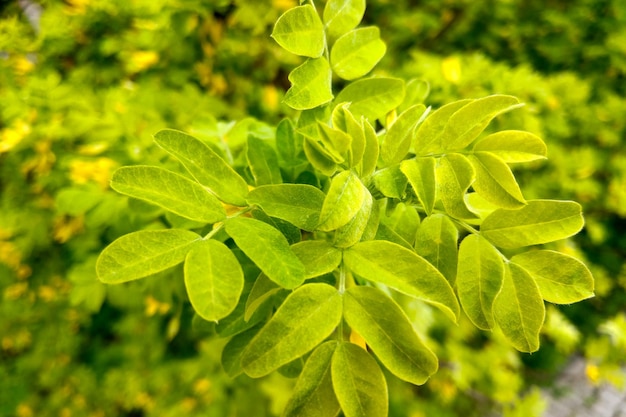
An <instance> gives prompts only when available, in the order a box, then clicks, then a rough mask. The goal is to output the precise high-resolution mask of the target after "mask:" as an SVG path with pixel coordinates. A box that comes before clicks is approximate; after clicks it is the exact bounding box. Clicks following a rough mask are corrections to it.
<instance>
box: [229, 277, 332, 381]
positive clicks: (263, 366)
mask: <svg viewBox="0 0 626 417" xmlns="http://www.w3.org/2000/svg"><path fill="white" fill-rule="evenodd" d="M341 314H342V305H341V296H340V295H339V293H338V292H337V290H336V289H335V288H334V287H331V286H330V285H327V284H306V285H303V286H301V287H299V288H298V289H296V290H295V291H294V292H293V293H291V294H290V295H289V296H288V297H287V299H285V301H284V302H283V304H282V305H281V306H280V307H279V308H278V310H277V311H276V313H275V314H274V316H273V317H272V318H271V319H270V321H269V322H267V324H266V325H265V326H264V327H263V328H262V329H261V331H260V332H259V333H258V334H257V335H256V337H255V338H254V339H252V341H251V342H250V344H249V345H248V347H247V348H246V350H245V351H244V353H243V355H242V358H241V364H242V366H243V370H244V372H245V373H246V374H248V375H249V376H251V377H253V378H258V377H261V376H264V375H267V374H269V373H270V372H272V371H274V370H276V369H278V368H279V367H280V366H282V365H284V364H286V363H289V362H291V361H292V360H294V359H296V358H299V357H300V356H302V355H304V354H305V353H307V352H309V351H310V350H311V349H313V348H314V347H315V346H317V345H318V344H319V343H320V342H322V341H323V340H324V339H326V337H328V336H329V335H330V334H331V333H332V332H333V330H335V327H337V325H338V324H339V321H340V320H341Z"/></svg>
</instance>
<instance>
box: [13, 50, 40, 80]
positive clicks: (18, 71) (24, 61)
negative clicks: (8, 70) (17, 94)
mask: <svg viewBox="0 0 626 417" xmlns="http://www.w3.org/2000/svg"><path fill="white" fill-rule="evenodd" d="M33 68H35V64H34V63H33V62H32V61H31V60H30V59H28V58H27V57H25V56H24V55H20V56H18V57H16V58H15V59H14V60H13V71H14V72H15V75H17V76H18V77H23V76H24V75H26V74H28V73H29V72H31V71H32V70H33Z"/></svg>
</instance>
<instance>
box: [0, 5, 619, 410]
mask: <svg viewBox="0 0 626 417" xmlns="http://www.w3.org/2000/svg"><path fill="white" fill-rule="evenodd" d="M317 3H320V4H317V6H318V7H322V6H323V1H321V0H320V1H318V2H317ZM294 5H296V1H295V0H255V1H243V0H125V1H118V0H63V1H61V0H2V1H0V416H18V417H31V416H62V417H70V416H88V417H105V416H126V417H143V416H145V417H148V416H165V417H167V416H181V415H185V416H196V415H197V416H216V417H218V416H219V417H223V416H259V417H263V416H275V415H279V414H280V412H281V410H282V407H283V406H284V404H285V402H286V400H287V398H288V396H289V393H290V390H291V388H292V387H293V385H294V381H295V380H294V379H293V378H289V377H288V376H285V375H281V374H279V373H277V374H275V375H272V376H269V377H266V378H263V379H261V380H252V379H250V378H247V377H245V376H239V377H237V378H235V379H231V378H229V377H228V376H227V375H226V374H225V372H224V371H223V370H222V365H221V349H222V347H223V345H224V344H225V341H226V339H223V338H221V337H219V334H216V330H215V328H214V327H213V326H212V325H210V324H208V323H205V322H202V320H198V319H197V318H195V317H194V315H193V312H192V309H191V308H190V306H189V303H188V301H187V299H186V295H185V291H184V285H183V283H182V279H181V275H180V271H178V270H176V269H175V270H173V271H168V272H166V273H162V274H159V275H158V276H157V277H154V278H151V279H146V280H140V281H138V282H134V283H130V284H125V285H120V286H104V285H102V284H100V283H99V281H98V280H97V279H96V276H95V271H94V264H95V260H96V258H97V255H98V253H99V251H101V250H102V248H103V247H104V246H106V245H107V244H108V243H110V242H111V241H112V240H114V239H115V238H116V237H118V236H121V235H122V234H125V233H128V232H130V231H134V230H138V229H142V228H159V227H163V226H164V225H165V224H167V225H172V224H174V225H175V224H176V222H177V221H178V220H177V219H175V218H172V217H171V216H170V217H167V216H163V215H162V213H161V212H158V211H156V210H155V209H154V208H152V207H150V206H148V205H144V204H139V203H137V202H136V201H128V199H127V198H124V197H122V196H119V195H117V194H116V193H114V192H112V190H110V188H109V187H108V180H109V177H110V175H111V172H112V171H113V170H114V169H115V168H116V167H119V166H122V165H128V164H160V163H162V162H163V161H164V155H163V153H162V152H161V151H160V150H158V149H157V148H156V147H155V146H153V145H152V134H154V133H155V132H157V131H158V130H160V129H162V128H165V127H170V128H176V129H181V130H184V131H187V132H191V133H193V134H195V135H197V136H200V137H203V138H209V139H211V138H223V137H227V138H234V137H237V136H241V135H244V136H245V135H247V134H248V132H250V131H255V130H261V131H263V132H268V131H270V132H271V129H272V126H275V124H276V123H277V122H278V121H279V120H280V119H281V118H283V117H285V116H289V115H293V113H292V112H291V111H290V110H289V109H288V108H287V107H286V106H283V105H282V104H281V97H282V96H283V94H284V92H285V90H286V89H287V88H288V86H289V85H288V81H287V74H288V73H289V71H291V69H293V67H294V66H296V65H297V64H298V63H299V62H300V61H299V58H298V57H294V56H292V55H290V54H288V53H286V52H284V51H283V50H281V48H280V47H279V46H278V45H276V44H275V43H274V42H273V41H272V40H271V39H270V38H269V34H270V32H271V29H272V25H273V22H274V21H275V20H276V18H277V17H278V16H279V15H280V14H281V13H282V12H283V11H285V10H286V9H288V8H290V7H293V6H294ZM364 24H367V25H377V26H379V27H380V29H381V35H382V38H383V39H384V40H385V42H386V43H387V46H388V52H387V55H386V56H385V58H384V59H383V60H382V61H381V63H380V64H379V65H378V67H377V69H376V70H375V73H376V74H384V75H389V76H398V77H402V78H405V79H407V80H411V79H415V80H416V81H415V83H416V84H415V85H418V84H419V85H421V86H423V87H424V88H422V90H421V91H422V93H423V94H424V100H425V103H426V104H428V105H432V106H433V107H438V106H440V105H442V104H445V103H447V102H450V101H454V100H457V99H461V98H477V97H481V96H485V95H489V94H493V93H503V94H512V95H515V96H517V97H519V98H520V99H521V100H522V101H524V102H526V103H527V104H526V106H525V107H524V108H523V109H522V110H518V111H516V112H513V113H511V114H506V115H504V116H503V117H501V118H499V120H498V121H497V122H496V123H501V125H502V126H503V127H504V126H505V127H506V128H507V129H511V128H519V129H525V130H529V131H531V132H533V133H535V134H538V135H539V136H541V137H542V138H543V139H544V140H545V142H546V143H547V145H548V151H549V155H548V156H549V160H548V161H547V162H544V163H541V164H536V165H530V166H529V167H527V169H525V170H523V171H519V172H516V176H518V178H519V179H520V182H521V184H522V189H523V190H524V193H525V195H526V196H527V197H529V198H557V199H574V200H576V201H579V202H580V203H581V204H583V207H584V212H585V216H586V221H587V224H586V228H585V230H584V231H583V232H582V233H580V234H579V235H578V236H576V237H575V238H573V239H570V240H568V241H564V242H559V243H558V244H557V246H558V249H559V250H561V251H564V252H565V253H571V254H575V255H576V256H579V257H581V258H582V259H585V260H586V262H587V263H588V265H589V266H590V268H591V269H592V271H593V273H594V276H595V279H596V297H595V298H593V299H590V300H586V301H584V302H581V303H578V304H575V305H572V306H558V307H556V306H550V307H549V308H548V310H547V319H546V324H545V327H544V330H543V332H542V348H541V350H540V351H539V352H537V353H534V354H532V355H527V354H519V353H517V352H515V351H514V350H513V349H512V348H511V347H510V346H508V344H507V343H506V342H504V341H503V339H502V337H501V336H499V335H498V334H497V333H494V334H491V333H489V334H487V333H485V332H480V331H478V330H476V329H475V328H473V326H471V325H469V324H468V323H466V322H464V321H461V323H460V324H459V325H458V326H456V325H450V324H448V323H446V322H440V321H439V320H438V318H437V317H436V316H433V315H432V314H430V312H429V311H428V310H427V309H424V310H423V311H421V312H420V314H419V316H416V317H415V324H416V326H417V327H419V328H420V329H421V330H422V331H424V332H425V334H428V343H429V345H430V346H431V347H432V348H433V349H434V350H435V352H436V353H437V355H438V356H439V358H440V361H441V366H440V368H441V369H440V371H439V372H438V373H437V374H436V375H435V376H434V377H433V378H432V379H431V380H430V381H429V382H428V383H427V384H426V385H425V386H422V387H414V386H410V385H408V384H405V383H402V382H400V381H398V380H394V379H393V378H392V377H391V376H388V379H389V381H390V403H391V410H390V415H391V416H398V417H400V416H402V417H405V416H406V417H421V416H427V415H428V416H430V415H436V416H442V417H445V416H461V415H462V416H485V415H505V416H509V417H512V416H524V417H527V416H540V415H541V414H542V411H543V410H544V409H545V407H546V403H547V401H549V399H548V398H547V397H546V394H545V393H546V392H549V389H550V387H551V386H552V385H553V382H554V380H555V378H556V377H557V376H558V375H559V372H561V370H562V369H563V367H564V366H565V365H566V364H568V363H569V362H570V361H571V360H572V358H579V360H580V359H582V360H583V361H584V363H585V375H584V378H586V380H587V381H586V382H587V383H589V384H592V385H597V386H601V385H602V384H605V383H609V384H612V385H614V386H616V387H618V388H624V387H625V386H626V375H625V373H624V370H623V369H624V368H623V366H624V365H625V362H626V313H625V310H626V266H625V265H626V264H625V262H624V259H625V258H626V151H625V147H626V96H625V95H626V30H625V28H626V2H623V1H622V0H548V1H546V0H485V1H473V0H420V1H418V0H413V1H411V0H370V1H368V8H367V11H366V15H365V21H364ZM426 86H428V90H427V89H426ZM426 92H428V94H427V95H426Z"/></svg>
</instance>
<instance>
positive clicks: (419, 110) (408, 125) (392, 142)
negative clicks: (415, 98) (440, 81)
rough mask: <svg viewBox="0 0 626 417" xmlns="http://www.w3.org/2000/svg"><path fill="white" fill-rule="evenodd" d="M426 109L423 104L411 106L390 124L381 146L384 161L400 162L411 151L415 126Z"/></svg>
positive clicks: (387, 162) (389, 162)
mask: <svg viewBox="0 0 626 417" xmlns="http://www.w3.org/2000/svg"><path fill="white" fill-rule="evenodd" d="M425 111H426V106H424V105H423V104H416V105H414V106H411V107H409V108H408V109H406V110H405V111H404V112H402V114H400V116H398V118H397V119H396V120H395V121H394V122H393V123H392V124H391V126H389V128H388V131H387V134H386V135H385V137H384V139H383V143H382V145H381V147H380V156H381V158H382V160H383V162H385V163H386V164H387V165H392V164H396V163H399V162H400V161H402V160H403V159H404V157H405V156H406V155H407V154H408V153H409V149H410V147H411V140H412V139H413V133H414V131H415V127H416V126H417V124H418V123H419V122H420V120H421V116H422V115H423V114H424V112H425Z"/></svg>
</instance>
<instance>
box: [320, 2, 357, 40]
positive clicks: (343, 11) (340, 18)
mask: <svg viewBox="0 0 626 417" xmlns="http://www.w3.org/2000/svg"><path fill="white" fill-rule="evenodd" d="M363 14H365V0H328V1H327V2H326V6H324V14H323V16H322V17H323V18H324V25H325V26H326V32H327V33H328V36H329V37H330V38H332V39H335V38H338V37H339V36H341V35H343V34H344V33H346V32H348V31H350V30H352V29H354V28H355V27H357V26H358V24H359V23H360V22H361V19H363Z"/></svg>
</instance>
